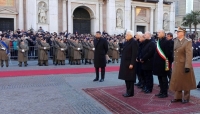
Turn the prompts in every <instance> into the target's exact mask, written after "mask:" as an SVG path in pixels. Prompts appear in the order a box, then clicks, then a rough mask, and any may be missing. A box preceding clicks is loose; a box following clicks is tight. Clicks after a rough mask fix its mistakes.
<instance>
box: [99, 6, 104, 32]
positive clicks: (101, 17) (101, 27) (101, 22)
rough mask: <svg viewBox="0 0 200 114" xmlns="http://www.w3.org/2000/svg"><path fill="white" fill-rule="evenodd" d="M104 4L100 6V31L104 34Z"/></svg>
mask: <svg viewBox="0 0 200 114" xmlns="http://www.w3.org/2000/svg"><path fill="white" fill-rule="evenodd" d="M102 5H103V3H100V4H99V30H100V31H101V32H103V13H102V12H103V9H102Z"/></svg>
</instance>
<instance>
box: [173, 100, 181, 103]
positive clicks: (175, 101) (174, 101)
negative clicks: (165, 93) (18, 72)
mask: <svg viewBox="0 0 200 114" xmlns="http://www.w3.org/2000/svg"><path fill="white" fill-rule="evenodd" d="M177 102H182V99H173V100H171V103H177Z"/></svg>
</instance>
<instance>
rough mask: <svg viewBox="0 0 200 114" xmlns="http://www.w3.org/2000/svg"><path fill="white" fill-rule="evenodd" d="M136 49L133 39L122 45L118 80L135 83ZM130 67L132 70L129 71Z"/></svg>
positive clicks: (136, 44) (135, 42)
mask: <svg viewBox="0 0 200 114" xmlns="http://www.w3.org/2000/svg"><path fill="white" fill-rule="evenodd" d="M138 47H139V46H138V43H137V41H136V40H135V39H133V38H132V39H130V40H129V41H127V42H126V43H125V44H124V47H123V51H122V57H121V63H120V69H119V76H118V78H119V79H122V80H127V81H134V82H135V81H136V67H137V66H136V58H137V54H138ZM130 65H133V68H132V69H129V66H130Z"/></svg>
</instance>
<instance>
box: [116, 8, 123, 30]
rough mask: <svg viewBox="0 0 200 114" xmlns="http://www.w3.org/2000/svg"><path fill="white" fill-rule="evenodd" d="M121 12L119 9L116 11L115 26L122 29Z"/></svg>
mask: <svg viewBox="0 0 200 114" xmlns="http://www.w3.org/2000/svg"><path fill="white" fill-rule="evenodd" d="M122 13H123V12H122V10H121V9H118V10H117V14H116V22H117V23H116V25H117V27H118V28H122V27H123V25H122V23H123V18H122Z"/></svg>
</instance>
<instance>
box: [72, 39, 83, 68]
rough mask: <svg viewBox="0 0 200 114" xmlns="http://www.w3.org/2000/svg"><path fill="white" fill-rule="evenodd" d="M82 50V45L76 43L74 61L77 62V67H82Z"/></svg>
mask: <svg viewBox="0 0 200 114" xmlns="http://www.w3.org/2000/svg"><path fill="white" fill-rule="evenodd" d="M82 48H83V47H82V45H81V43H75V47H74V53H73V57H74V61H75V62H76V64H77V65H80V60H81V50H82Z"/></svg>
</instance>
